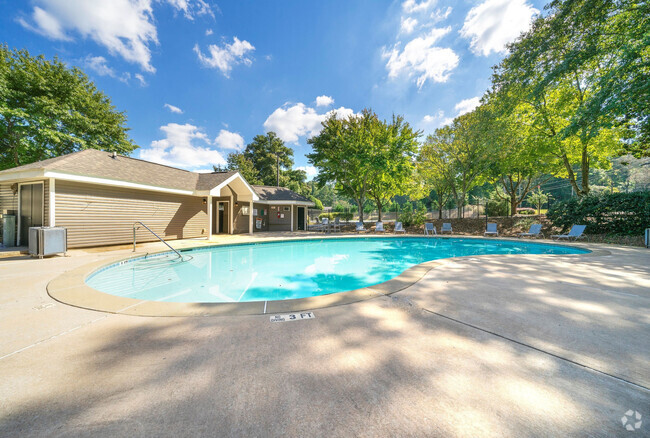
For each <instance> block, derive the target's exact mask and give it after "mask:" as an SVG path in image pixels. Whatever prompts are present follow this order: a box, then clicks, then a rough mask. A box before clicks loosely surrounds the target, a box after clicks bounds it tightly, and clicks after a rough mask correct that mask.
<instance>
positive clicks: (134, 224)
mask: <svg viewBox="0 0 650 438" xmlns="http://www.w3.org/2000/svg"><path fill="white" fill-rule="evenodd" d="M137 224H140V225H142V226H143V227H145V228H146V229H147V230H148V231H149V232H150V233H151V234H153V235H154V236H156V237H157V238H158V240H160V241H161V242H162V243H164V244H165V245H167V248H169V249H171V250H172V251H174V252H175V253H176V255H178V257H179V258H180V259H181V260H183V256H182V255H181V253H180V252H178V251H176V250H175V249H174V248H172V247H171V246H170V245H169V243H167V242H165V241H164V240H163V238H162V237H160V236H159V235H157V234H156V233H154V232H153V230H152V229H151V228H149V227H148V226H146V225H145V224H143V223H142V222H140V221H136V222H134V223H133V252H135V230H137V229H138V228H140V227H137V228H136V225H137Z"/></svg>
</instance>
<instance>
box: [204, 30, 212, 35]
mask: <svg viewBox="0 0 650 438" xmlns="http://www.w3.org/2000/svg"><path fill="white" fill-rule="evenodd" d="M213 33H214V32H213V31H212V29H208V30H206V31H205V36H210V35H212V34H213Z"/></svg>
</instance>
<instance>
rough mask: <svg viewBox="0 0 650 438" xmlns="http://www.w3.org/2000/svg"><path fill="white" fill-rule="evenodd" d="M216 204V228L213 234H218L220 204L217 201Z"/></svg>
mask: <svg viewBox="0 0 650 438" xmlns="http://www.w3.org/2000/svg"><path fill="white" fill-rule="evenodd" d="M216 204H217V205H216V207H217V210H216V211H215V212H214V214H215V215H217V216H216V219H217V224H216V227H215V230H214V234H219V204H220V202H219V201H217V202H216Z"/></svg>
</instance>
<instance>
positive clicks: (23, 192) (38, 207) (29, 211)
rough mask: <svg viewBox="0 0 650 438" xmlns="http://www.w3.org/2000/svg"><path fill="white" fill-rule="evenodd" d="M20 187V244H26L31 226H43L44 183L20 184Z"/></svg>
mask: <svg viewBox="0 0 650 438" xmlns="http://www.w3.org/2000/svg"><path fill="white" fill-rule="evenodd" d="M18 187H19V189H18V190H19V196H18V209H19V215H18V229H19V230H20V231H19V233H18V245H26V244H27V242H28V241H29V227H42V226H43V210H44V209H45V207H44V204H43V183H42V182H39V183H30V184H20V185H19V186H18Z"/></svg>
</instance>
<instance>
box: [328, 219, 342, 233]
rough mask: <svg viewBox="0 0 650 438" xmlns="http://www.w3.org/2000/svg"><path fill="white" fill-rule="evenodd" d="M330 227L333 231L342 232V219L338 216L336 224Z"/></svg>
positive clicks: (335, 220)
mask: <svg viewBox="0 0 650 438" xmlns="http://www.w3.org/2000/svg"><path fill="white" fill-rule="evenodd" d="M330 225H331V227H332V231H336V230H337V229H338V231H339V233H340V232H341V219H340V218H339V217H338V216H337V217H336V218H335V219H334V223H333V224H330Z"/></svg>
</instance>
